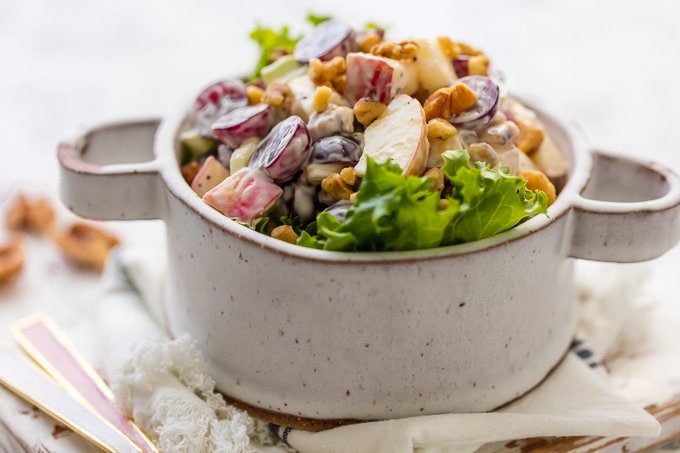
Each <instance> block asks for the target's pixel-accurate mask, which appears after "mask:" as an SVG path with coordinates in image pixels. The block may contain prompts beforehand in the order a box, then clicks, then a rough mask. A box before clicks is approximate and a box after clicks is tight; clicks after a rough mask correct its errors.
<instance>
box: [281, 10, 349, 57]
mask: <svg viewBox="0 0 680 453" xmlns="http://www.w3.org/2000/svg"><path fill="white" fill-rule="evenodd" d="M355 49H356V41H355V39H354V30H353V29H352V27H350V26H349V25H347V24H346V23H344V22H340V21H338V20H328V21H326V22H322V23H321V24H319V25H317V26H316V28H314V30H312V31H311V33H309V34H308V35H307V36H305V37H304V38H302V40H300V42H298V43H297V46H295V53H294V56H295V58H297V59H298V61H300V62H302V63H307V62H308V61H309V60H311V59H312V58H319V59H320V60H324V61H326V60H330V59H332V58H333V57H338V56H340V57H344V56H345V55H347V54H348V53H349V52H353V51H354V50H355Z"/></svg>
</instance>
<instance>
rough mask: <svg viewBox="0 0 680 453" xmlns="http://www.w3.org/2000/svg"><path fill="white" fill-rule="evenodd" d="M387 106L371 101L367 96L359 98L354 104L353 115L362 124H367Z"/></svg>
mask: <svg viewBox="0 0 680 453" xmlns="http://www.w3.org/2000/svg"><path fill="white" fill-rule="evenodd" d="M386 108H387V106H386V105H385V104H383V103H382V102H378V101H372V100H370V99H368V98H363V99H359V100H358V101H357V102H356V104H354V108H353V109H352V110H354V116H356V118H357V121H359V122H360V123H361V124H363V125H364V126H368V125H369V124H371V123H372V122H373V121H375V120H376V119H378V117H379V116H380V115H382V114H383V112H384V111H385V109H386Z"/></svg>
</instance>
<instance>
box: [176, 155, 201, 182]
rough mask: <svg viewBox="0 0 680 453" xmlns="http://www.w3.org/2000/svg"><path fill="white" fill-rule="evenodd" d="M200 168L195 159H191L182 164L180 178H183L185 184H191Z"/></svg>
mask: <svg viewBox="0 0 680 453" xmlns="http://www.w3.org/2000/svg"><path fill="white" fill-rule="evenodd" d="M200 169H201V166H200V164H199V163H198V162H196V161H195V160H192V161H191V162H189V163H188V164H184V165H182V166H181V167H180V169H179V171H180V172H181V173H182V178H184V180H185V181H186V182H187V184H191V183H192V182H193V180H194V178H195V177H196V175H197V174H198V170H200Z"/></svg>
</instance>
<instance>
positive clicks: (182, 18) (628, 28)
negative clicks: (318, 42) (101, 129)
mask: <svg viewBox="0 0 680 453" xmlns="http://www.w3.org/2000/svg"><path fill="white" fill-rule="evenodd" d="M397 4H398V2H379V1H375V2H367V1H365V0H363V1H356V0H346V1H343V2H331V1H323V0H318V1H316V2H308V1H300V0H288V1H273V0H272V1H263V0H261V1H259V2H247V1H245V2H237V1H231V0H229V1H227V0H210V1H208V0H201V1H194V2H188V1H184V2H180V1H168V0H165V1H162V0H149V1H144V2H141V1H134V0H119V1H116V2H92V1H87V0H60V1H48V0H22V1H19V0H0V144H1V147H0V156H1V157H2V161H1V162H2V164H0V203H2V202H3V201H4V200H6V199H7V198H8V196H9V194H10V192H11V191H12V190H13V189H14V188H17V187H26V188H29V189H31V190H38V191H42V192H45V193H50V194H53V195H54V194H55V193H56V191H57V188H58V166H57V162H56V158H55V145H56V143H57V142H58V140H59V138H60V137H62V136H63V135H64V133H65V132H67V131H69V130H71V129H73V128H74V126H77V125H81V124H89V123H95V122H98V121H102V120H107V119H111V118H125V117H130V116H134V117H144V116H156V115H161V114H162V113H163V112H167V111H169V110H171V109H173V108H175V107H177V106H179V105H182V103H184V102H186V101H187V100H188V99H189V98H190V97H191V95H192V93H194V92H195V91H196V90H197V89H198V88H200V87H201V85H203V84H205V83H206V82H208V81H210V80H212V79H215V78H219V77H222V76H224V75H230V74H242V73H244V72H248V71H250V69H251V68H252V66H253V63H254V61H255V58H256V54H255V47H254V45H253V44H251V43H250V41H249V40H248V38H247V34H248V31H249V30H250V29H251V28H252V26H253V24H254V22H256V21H261V22H264V23H271V24H273V25H277V26H278V25H281V24H289V25H291V26H292V27H293V28H294V29H299V30H302V29H303V28H302V27H305V25H304V23H303V18H304V15H305V13H306V11H309V10H312V11H314V12H319V13H326V12H328V13H332V14H334V15H336V16H337V17H340V18H343V19H346V20H348V21H349V22H352V23H354V24H357V25H360V24H362V23H364V22H367V21H375V22H378V23H380V24H385V25H387V27H388V29H389V31H390V35H391V36H393V37H397V38H399V37H408V36H436V35H439V34H446V35H449V36H451V37H452V38H454V39H461V40H465V41H468V42H470V43H472V44H474V45H476V46H478V47H481V48H482V49H484V50H485V51H486V52H487V53H488V54H489V55H490V57H491V59H492V61H493V62H494V63H495V64H496V65H497V66H498V67H500V68H501V69H502V70H503V72H504V73H505V75H506V78H507V80H508V84H509V87H510V89H511V90H513V91H515V92H521V93H529V94H531V95H532V96H534V97H535V98H537V99H539V100H542V101H543V102H544V103H545V105H546V106H548V107H549V108H551V109H552V110H553V111H555V112H558V113H559V114H560V115H561V116H563V117H567V118H572V119H574V120H575V121H576V122H578V123H579V124H580V126H581V128H582V130H583V131H584V133H585V134H586V136H587V138H588V140H589V143H590V144H591V145H592V146H593V147H595V148H601V149H608V150H616V151H618V152H621V153H625V154H631V155H636V156H640V157H644V158H650V159H654V160H657V161H660V162H663V163H665V164H666V165H667V166H669V167H671V168H672V169H674V170H676V171H678V170H680V132H679V130H680V58H678V57H679V56H680V2H678V1H675V0H666V1H661V0H656V1H647V2H635V1H615V0H607V1H598V2H593V1H589V0H571V1H561V2H554V1H551V2H539V1H537V0H519V1H518V0H515V1H513V2H504V1H502V0H494V1H487V2H473V1H466V2H462V1H451V0H448V1H447V0H444V1H432V0H430V1H427V2H416V4H417V5H419V7H415V6H414V7H410V8H406V7H401V6H396V5H397ZM309 5H314V6H309ZM111 228H113V229H114V230H116V231H117V232H119V233H121V234H122V235H123V236H124V238H125V240H126V241H127V242H128V243H134V242H137V241H139V242H142V241H144V240H145V238H149V237H152V236H154V235H156V234H159V233H162V231H163V227H162V224H160V223H158V222H150V223H149V222H129V223H120V222H116V223H115V224H113V225H112V226H111ZM1 237H2V233H0V238H1ZM28 245H29V250H28V256H29V263H28V266H27V269H26V272H25V275H24V276H23V277H22V278H21V280H20V281H19V282H17V284H16V285H14V286H13V287H11V288H5V289H0V340H2V341H8V340H9V338H10V337H9V334H8V332H7V326H8V325H9V323H11V322H12V321H13V320H15V319H16V318H17V317H18V316H20V315H21V314H23V313H29V312H32V311H35V310H37V309H43V310H46V311H48V312H50V313H51V314H52V315H53V316H54V317H55V318H56V319H57V321H61V322H62V323H66V324H67V325H66V326H65V327H68V322H69V321H68V320H69V319H72V316H73V313H76V312H78V311H80V310H86V309H87V303H88V300H92V299H91V298H92V297H94V294H95V293H96V292H95V291H96V278H95V277H94V276H93V275H82V274H78V273H76V272H74V271H72V270H71V269H70V268H68V266H66V265H65V264H64V263H63V261H62V260H61V258H59V256H58V254H57V253H56V251H53V250H52V251H50V250H46V249H45V248H44V247H43V246H41V245H40V244H38V243H37V242H35V241H33V240H31V241H29V244H28ZM36 250H39V252H35V251H36ZM33 252H35V253H38V254H39V255H40V257H39V258H35V257H34V258H33V261H32V262H31V261H30V259H31V256H32V255H31V253H33ZM626 266H641V268H642V267H649V266H651V267H652V270H653V271H654V275H653V285H655V287H656V289H657V290H658V291H659V292H661V293H663V294H667V296H668V297H669V298H670V297H674V296H675V294H676V292H677V291H676V290H675V289H674V287H675V286H676V285H675V281H674V279H675V278H677V277H676V275H677V272H678V270H680V247H676V248H675V249H674V250H673V251H671V252H670V253H668V254H666V255H665V256H664V257H662V258H660V259H658V260H656V261H654V262H653V264H651V265H626ZM612 269H613V271H614V272H615V269H616V267H613V268H612ZM74 282H76V283H75V287H77V288H78V290H77V291H74ZM1 414H2V411H1V410H0V415H1ZM1 432H2V430H1V429H0V437H2V434H1Z"/></svg>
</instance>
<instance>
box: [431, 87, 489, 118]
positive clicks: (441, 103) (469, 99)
mask: <svg viewBox="0 0 680 453" xmlns="http://www.w3.org/2000/svg"><path fill="white" fill-rule="evenodd" d="M475 102H477V95H476V94H475V92H474V91H472V89H470V87H468V86H467V85H466V84H464V83H457V84H456V85H454V86H452V87H445V88H440V89H438V90H437V91H435V92H434V93H432V94H431V95H430V97H428V98H427V100H425V104H424V105H423V109H424V110H425V118H426V119H427V121H430V120H431V119H434V118H445V119H449V118H451V117H452V116H453V115H457V114H459V113H461V112H463V111H465V110H467V109H469V108H470V107H472V106H473V105H474V104H475Z"/></svg>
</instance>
